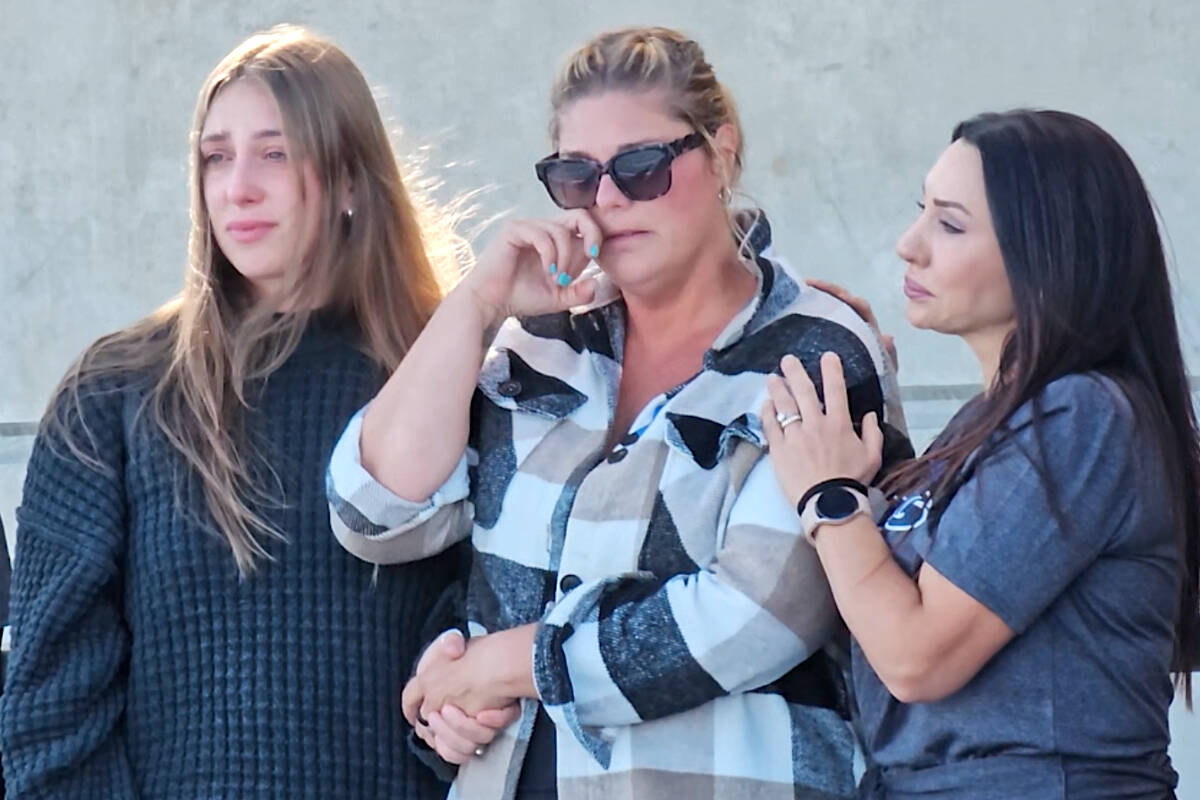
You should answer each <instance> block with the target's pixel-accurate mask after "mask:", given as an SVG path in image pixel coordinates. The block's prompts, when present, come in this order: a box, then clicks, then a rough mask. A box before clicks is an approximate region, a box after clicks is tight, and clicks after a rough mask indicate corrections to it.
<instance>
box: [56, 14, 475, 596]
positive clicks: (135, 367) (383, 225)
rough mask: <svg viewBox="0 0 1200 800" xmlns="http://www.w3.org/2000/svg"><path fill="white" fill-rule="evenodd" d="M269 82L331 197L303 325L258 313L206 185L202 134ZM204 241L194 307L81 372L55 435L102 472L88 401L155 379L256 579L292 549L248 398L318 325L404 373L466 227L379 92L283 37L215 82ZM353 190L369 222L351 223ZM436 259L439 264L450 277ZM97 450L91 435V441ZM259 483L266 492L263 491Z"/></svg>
mask: <svg viewBox="0 0 1200 800" xmlns="http://www.w3.org/2000/svg"><path fill="white" fill-rule="evenodd" d="M239 80H257V81H260V82H261V83H262V85H264V86H266V87H267V88H268V90H269V91H270V92H271V94H272V96H273V97H274V98H275V100H276V102H277V103H278V105H279V109H280V112H281V114H282V116H283V122H284V128H285V134H286V135H287V137H288V140H289V144H290V146H291V148H292V150H293V152H295V153H296V155H297V157H298V158H297V161H307V162H308V163H309V164H310V165H311V166H312V168H313V171H314V172H315V174H316V176H317V180H318V182H319V184H320V188H321V193H320V203H321V208H320V215H319V219H320V222H319V223H318V225H319V230H318V232H317V235H316V239H315V243H314V245H313V247H312V251H311V252H310V253H308V254H307V255H306V256H305V257H304V258H303V259H302V260H301V262H300V263H299V264H297V265H296V269H295V272H294V276H291V275H289V285H288V287H287V288H286V289H285V293H286V297H285V298H284V299H285V300H286V302H287V303H288V304H289V305H290V307H291V308H294V309H299V310H298V311H296V312H294V313H286V314H276V313H273V312H274V311H275V309H274V308H271V307H267V306H265V305H264V304H258V305H253V304H252V303H251V300H250V291H249V286H248V285H247V283H246V281H245V280H244V279H243V278H242V277H241V275H240V274H239V273H238V272H237V271H236V270H235V269H234V268H233V265H232V264H231V263H230V262H229V260H228V259H227V258H226V257H225V256H224V254H223V253H222V252H221V251H220V249H219V247H218V246H217V244H216V242H215V240H214V238H213V234H212V229H211V225H210V221H209V215H208V210H207V208H206V207H205V204H204V196H203V191H202V185H201V168H202V163H201V158H200V150H199V139H200V132H201V130H202V129H203V126H204V122H205V119H206V117H207V115H208V111H209V108H210V107H211V105H212V102H213V100H214V99H215V97H216V96H217V94H218V93H219V92H220V91H221V90H222V89H223V88H224V87H226V86H228V85H229V84H231V83H232V82H234V81H239ZM190 184H191V235H190V238H189V247H188V268H187V274H186V278H185V281H184V286H183V289H182V291H181V292H180V294H179V295H178V296H177V297H176V298H174V299H173V300H171V301H170V302H168V303H167V304H166V305H164V306H163V307H161V308H159V309H158V310H157V311H155V312H154V313H153V314H151V315H150V316H148V317H147V318H145V319H143V320H141V321H139V322H137V323H135V324H134V325H132V326H130V327H128V328H126V329H124V330H122V331H119V332H117V333H115V334H112V335H110V336H107V337H104V338H102V339H100V340H99V341H97V342H96V343H95V344H94V345H93V346H92V347H90V348H88V350H87V351H85V352H84V354H83V355H82V356H81V357H80V359H79V360H78V361H77V362H76V363H75V365H74V366H73V367H72V369H71V370H70V371H69V372H68V374H67V376H66V377H65V378H64V379H63V382H62V384H61V385H60V387H59V390H58V391H57V392H56V394H55V400H54V401H52V405H51V413H49V414H47V418H46V419H47V424H48V425H49V426H51V427H52V428H56V429H57V430H58V431H59V432H60V433H61V434H62V435H63V436H64V438H65V439H66V442H67V444H68V446H69V447H70V448H71V450H72V451H73V452H74V453H75V454H76V455H77V456H78V457H81V458H82V459H83V460H85V461H86V462H87V463H89V464H92V465H93V466H95V467H97V468H101V469H103V467H102V466H101V465H100V463H99V459H97V458H95V456H94V455H92V454H91V453H89V452H88V451H87V449H86V448H84V447H82V446H81V445H80V443H79V442H77V441H76V440H75V439H74V437H73V435H72V433H71V432H72V430H73V429H74V428H77V427H78V425H77V424H75V423H80V422H82V423H83V424H84V425H83V430H84V432H85V433H86V432H87V428H86V420H84V419H82V416H81V407H80V395H81V387H84V386H86V387H87V389H88V390H89V391H90V390H91V389H93V388H94V387H96V386H99V385H102V384H103V383H104V381H98V380H96V379H98V378H104V377H106V376H113V375H141V376H149V377H150V380H151V381H152V386H151V388H150V390H149V393H148V395H147V396H146V398H145V401H144V404H143V406H142V407H141V410H140V413H144V414H146V415H147V416H148V418H149V420H150V422H151V423H152V424H153V425H154V426H155V427H156V428H157V429H158V430H159V431H161V433H162V434H163V435H164V436H165V438H166V440H167V441H168V442H169V443H170V444H171V446H173V447H174V448H175V449H176V450H177V451H178V453H179V454H180V455H181V456H182V457H183V461H184V462H185V464H186V465H187V467H188V469H189V470H190V471H191V472H192V473H193V474H194V475H195V476H196V477H197V478H198V479H199V483H200V485H201V487H202V490H203V495H204V499H205V501H206V505H207V509H208V512H209V515H210V517H211V520H202V521H201V524H202V525H203V526H204V527H206V528H212V529H215V530H216V531H217V532H219V533H220V534H221V535H222V536H223V537H224V538H225V539H226V540H227V541H228V543H229V547H230V550H231V551H232V553H233V558H234V561H235V562H236V565H237V568H238V570H239V572H240V573H241V574H242V575H243V576H246V575H248V574H249V573H250V572H252V571H253V569H254V567H255V564H256V562H257V560H258V559H259V558H270V557H271V556H270V554H269V553H268V551H267V550H266V548H265V547H264V545H263V539H264V538H274V539H280V540H286V537H285V536H284V533H283V532H282V531H280V530H277V529H276V528H275V527H274V526H273V525H272V524H271V523H270V522H269V521H268V520H267V519H265V518H264V517H263V516H262V515H261V514H260V513H258V512H256V511H255V510H254V506H255V505H259V506H262V505H265V506H268V507H270V506H278V505H279V503H281V502H282V497H281V496H280V487H279V486H278V481H277V480H276V481H274V484H275V485H267V486H264V485H262V481H261V477H262V476H263V474H264V472H265V473H266V474H267V475H270V476H274V473H273V472H272V471H271V469H270V465H269V464H267V463H266V461H265V459H263V458H262V456H261V454H259V453H258V452H256V451H255V449H254V448H253V447H252V445H251V443H250V442H249V441H248V440H247V439H246V437H245V435H244V427H243V422H244V416H245V414H246V412H247V411H248V410H249V408H250V400H249V399H248V397H247V383H248V382H249V381H252V380H258V379H262V378H265V377H266V376H268V375H269V374H271V373H272V372H273V371H274V370H275V369H276V368H278V367H279V366H280V365H281V364H282V363H283V362H284V361H286V360H287V358H288V357H289V356H290V355H291V354H292V352H293V351H294V350H295V348H296V345H297V344H298V342H299V340H300V337H301V334H302V333H303V330H304V327H305V325H306V324H307V322H308V318H309V311H308V309H315V308H328V309H330V310H332V311H334V312H336V313H339V314H344V315H347V316H349V317H351V318H352V319H353V320H354V321H355V323H356V325H357V328H358V333H359V336H360V347H361V348H362V349H363V351H364V352H365V353H366V354H367V355H369V356H370V357H371V358H372V359H373V360H374V361H375V362H376V363H377V364H378V365H379V366H380V368H381V370H388V371H390V370H391V369H393V368H395V367H396V365H398V364H399V363H400V360H401V358H403V356H404V354H405V353H406V352H407V350H408V348H409V347H410V346H411V345H412V343H413V341H414V340H415V339H416V337H417V335H418V334H419V333H420V331H421V329H422V328H423V326H424V325H425V323H426V321H427V320H428V319H429V317H430V316H431V315H432V313H433V310H434V308H435V307H436V306H437V304H438V302H439V301H440V299H441V295H442V288H443V286H446V285H448V284H449V282H450V281H451V280H452V279H453V277H454V276H455V275H456V274H457V273H458V267H459V264H458V260H459V259H460V258H461V257H463V255H464V253H469V251H467V250H466V249H465V244H464V243H463V242H462V240H461V239H459V238H458V237H457V236H456V235H455V233H454V226H453V220H451V219H449V218H448V217H447V216H445V215H441V214H439V213H438V211H437V207H436V206H434V205H433V204H432V203H431V202H428V201H422V200H420V199H414V197H413V196H412V195H410V193H409V190H408V189H407V188H406V187H405V182H404V180H403V178H402V176H401V171H400V167H399V166H398V164H397V160H396V155H395V152H394V151H393V149H392V145H391V142H390V140H389V138H388V134H387V131H386V129H385V127H384V124H383V121H382V119H381V118H380V114H379V109H378V107H377V106H376V104H375V100H374V98H373V96H372V94H371V90H370V87H369V86H368V84H367V82H366V79H365V78H364V77H363V75H362V73H361V72H360V71H359V69H358V68H357V67H356V66H355V65H354V63H353V62H352V61H351V60H350V59H349V58H348V57H347V56H346V54H345V53H343V52H342V51H341V50H340V49H339V48H337V47H336V46H335V45H333V44H332V43H330V42H328V41H326V40H324V39H322V38H320V37H318V36H316V35H314V34H313V33H311V32H309V31H307V30H305V29H304V28H300V27H296V26H291V25H283V26H278V27H275V28H272V29H270V30H269V31H265V32H262V33H258V34H256V35H254V36H251V37H250V38H249V39H247V40H246V41H245V42H243V43H242V44H241V45H239V46H238V47H237V48H235V49H234V50H233V51H232V52H231V53H229V55H227V56H226V57H225V58H224V59H222V61H221V62H220V63H219V64H218V65H217V66H216V68H214V69H213V71H212V73H210V74H209V76H208V78H207V80H205V82H204V86H203V88H202V89H201V90H200V96H199V99H198V102H197V104H196V112H195V117H194V121H193V125H192V132H191V155H190ZM347 188H349V191H350V196H351V197H352V208H353V216H352V218H348V217H346V216H345V215H344V213H343V212H344V209H343V205H344V199H343V198H344V197H345V196H346V190H347ZM427 253H435V254H436V258H437V260H436V262H433V261H431V258H430V257H429V255H427ZM88 436H89V438H91V437H90V434H88ZM255 475H257V476H259V480H258V481H256V480H255V479H254V478H253V477H252V476H255Z"/></svg>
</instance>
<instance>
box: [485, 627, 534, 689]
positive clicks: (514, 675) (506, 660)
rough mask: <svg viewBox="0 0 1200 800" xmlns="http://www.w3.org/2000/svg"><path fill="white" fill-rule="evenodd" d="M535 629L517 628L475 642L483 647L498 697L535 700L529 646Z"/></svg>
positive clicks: (530, 646)
mask: <svg viewBox="0 0 1200 800" xmlns="http://www.w3.org/2000/svg"><path fill="white" fill-rule="evenodd" d="M536 635H537V625H536V624H529V625H521V626H518V627H516V628H509V629H508V630H505V631H497V632H496V633H489V634H488V635H486V636H483V637H481V638H479V639H477V640H476V641H479V642H480V644H484V645H486V648H487V652H486V653H483V654H481V655H484V656H486V657H487V659H488V661H489V663H491V664H492V665H493V669H494V670H495V672H494V673H493V674H494V676H495V680H496V683H497V685H498V688H499V689H500V693H501V694H503V695H504V696H506V697H513V698H519V697H537V690H536V688H535V687H534V683H533V643H534V638H535V637H536Z"/></svg>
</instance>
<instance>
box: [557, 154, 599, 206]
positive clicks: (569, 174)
mask: <svg viewBox="0 0 1200 800" xmlns="http://www.w3.org/2000/svg"><path fill="white" fill-rule="evenodd" d="M544 174H545V184H546V190H547V191H549V192H550V198H551V199H552V200H554V202H555V203H557V204H558V205H559V206H561V207H562V208H591V207H592V206H593V205H595V204H596V189H597V188H598V187H599V185H600V180H599V178H600V175H599V170H597V169H596V167H595V165H594V164H590V163H588V162H586V161H565V160H564V161H554V162H551V163H549V164H547V165H546V169H545V173H544Z"/></svg>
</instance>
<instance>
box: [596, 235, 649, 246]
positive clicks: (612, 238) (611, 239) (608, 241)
mask: <svg viewBox="0 0 1200 800" xmlns="http://www.w3.org/2000/svg"><path fill="white" fill-rule="evenodd" d="M646 233H647V232H646V231H617V232H616V233H610V234H608V235H607V236H605V237H604V246H605V247H611V246H613V245H622V244H627V243H629V242H635V241H637V240H638V239H641V238H642V237H644V236H645V235H646Z"/></svg>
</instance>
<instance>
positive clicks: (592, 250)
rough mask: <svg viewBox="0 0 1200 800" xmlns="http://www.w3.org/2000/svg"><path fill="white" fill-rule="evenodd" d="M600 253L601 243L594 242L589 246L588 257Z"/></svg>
mask: <svg viewBox="0 0 1200 800" xmlns="http://www.w3.org/2000/svg"><path fill="white" fill-rule="evenodd" d="M598 255H600V245H596V244H594V245H592V246H591V247H589V248H588V257H590V258H595V257H596V256H598Z"/></svg>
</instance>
